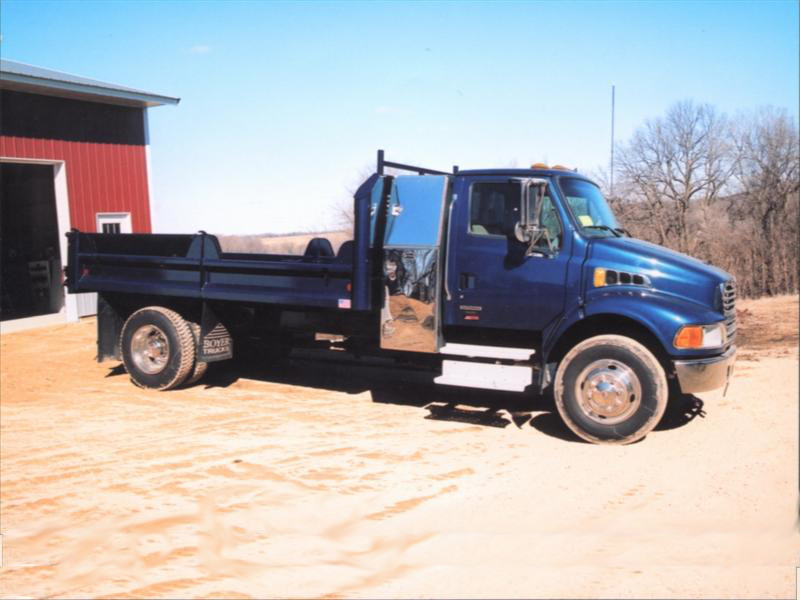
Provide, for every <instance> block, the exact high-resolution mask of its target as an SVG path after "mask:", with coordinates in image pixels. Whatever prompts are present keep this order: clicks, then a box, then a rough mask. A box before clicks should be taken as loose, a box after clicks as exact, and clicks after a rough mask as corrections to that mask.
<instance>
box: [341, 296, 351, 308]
mask: <svg viewBox="0 0 800 600" xmlns="http://www.w3.org/2000/svg"><path fill="white" fill-rule="evenodd" d="M339 308H350V298H339Z"/></svg>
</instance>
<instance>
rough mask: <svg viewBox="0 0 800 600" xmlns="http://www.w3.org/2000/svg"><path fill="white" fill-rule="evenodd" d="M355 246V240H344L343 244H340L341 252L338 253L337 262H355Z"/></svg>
mask: <svg viewBox="0 0 800 600" xmlns="http://www.w3.org/2000/svg"><path fill="white" fill-rule="evenodd" d="M354 246H355V242H354V241H353V240H347V241H346V242H342V245H341V246H339V252H338V254H336V262H337V263H351V262H353V247H354Z"/></svg>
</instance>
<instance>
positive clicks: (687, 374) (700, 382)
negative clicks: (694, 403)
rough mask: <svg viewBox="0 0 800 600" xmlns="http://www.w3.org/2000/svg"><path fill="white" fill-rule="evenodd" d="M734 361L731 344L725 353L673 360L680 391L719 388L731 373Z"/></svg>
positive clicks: (734, 351) (690, 391)
mask: <svg viewBox="0 0 800 600" xmlns="http://www.w3.org/2000/svg"><path fill="white" fill-rule="evenodd" d="M735 361H736V346H731V347H730V348H729V349H728V351H727V352H725V354H723V355H721V356H715V357H714V358H700V359H695V360H675V361H672V362H673V364H674V365H675V374H676V375H677V376H678V383H680V386H681V392H683V393H684V394H696V393H698V392H708V391H710V390H715V389H717V388H721V387H722V386H724V385H726V384H727V383H728V380H729V379H730V378H731V375H733V363H734V362H735Z"/></svg>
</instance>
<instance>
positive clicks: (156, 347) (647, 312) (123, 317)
mask: <svg viewBox="0 0 800 600" xmlns="http://www.w3.org/2000/svg"><path fill="white" fill-rule="evenodd" d="M537 166H538V165H534V167H537ZM389 171H391V173H392V174H389ZM397 173H410V174H397ZM354 200H355V206H354V210H355V227H354V234H353V240H350V241H347V242H344V243H343V244H342V245H341V247H340V249H339V250H338V252H336V253H334V251H333V248H332V246H331V244H330V242H329V241H328V240H327V239H325V238H314V239H312V240H311V241H310V242H309V244H308V247H307V249H306V251H305V254H304V255H303V256H296V255H275V254H241V253H230V252H223V251H222V249H221V248H220V244H219V242H218V240H217V238H216V237H215V236H213V235H209V234H207V233H205V232H202V231H201V232H199V233H197V234H191V235H160V234H158V235H156V234H153V235H150V234H102V233H100V234H95V233H82V232H80V231H77V230H73V231H72V232H70V233H69V234H68V238H69V259H68V265H67V267H66V269H65V271H66V277H67V278H66V282H67V287H68V290H69V291H70V292H72V293H83V292H97V293H98V319H97V346H98V353H97V357H98V360H99V361H103V360H106V359H116V360H121V361H122V362H123V364H124V366H125V369H126V370H127V372H128V373H129V375H130V377H131V379H132V380H133V382H134V383H135V384H137V385H139V386H141V387H145V388H152V389H158V390H168V389H172V388H175V387H178V386H181V385H187V384H190V383H193V382H195V381H197V380H198V379H199V378H200V377H202V376H203V374H204V373H205V371H206V368H207V365H208V363H210V362H214V361H220V360H226V359H230V358H232V357H233V355H234V352H235V351H236V349H237V348H238V349H239V350H238V351H239V352H250V351H251V349H252V348H253V347H254V346H253V344H254V343H255V344H260V345H261V346H262V347H265V348H267V349H268V350H278V349H280V348H286V347H291V346H292V345H295V346H297V345H302V344H304V343H306V342H307V341H308V340H313V339H315V334H318V333H320V332H323V333H327V334H333V335H335V336H337V338H336V339H337V340H338V342H337V343H339V344H340V345H342V346H343V347H344V348H346V349H348V350H350V351H351V352H352V353H354V354H355V355H357V356H369V355H373V356H374V355H376V354H377V355H382V356H385V357H389V358H394V359H398V361H402V362H403V363H406V364H407V363H408V362H409V361H410V362H412V363H413V362H418V363H419V364H421V365H425V366H426V368H430V369H432V370H434V372H435V374H436V377H435V379H434V381H436V383H438V384H442V385H447V386H461V387H472V388H484V389H490V390H506V391H513V392H522V393H534V394H535V393H542V392H543V391H544V390H545V389H546V388H548V387H549V386H553V395H554V397H555V402H556V406H557V408H558V411H559V413H560V415H561V417H562V418H563V420H564V422H565V423H566V424H567V426H568V427H569V428H570V429H571V430H572V431H574V432H575V433H576V434H577V435H578V436H580V437H581V438H583V439H585V440H588V441H591V442H595V443H617V444H624V443H630V442H634V441H636V440H638V439H641V438H642V437H644V436H645V435H647V433H648V432H650V431H651V430H652V429H653V427H655V426H656V425H657V423H658V421H659V420H660V419H661V417H662V416H663V414H664V411H665V409H666V407H667V402H668V400H669V397H670V395H673V396H675V395H676V394H681V393H683V394H691V393H695V392H704V391H708V390H712V389H715V388H719V387H722V386H725V385H727V381H728V379H729V378H730V376H731V373H732V369H733V364H734V359H735V355H736V346H735V344H734V341H735V337H736V317H735V308H734V302H735V296H736V293H735V288H734V281H733V279H732V278H731V276H730V275H728V274H727V273H725V272H724V271H721V270H719V269H716V268H714V267H712V266H709V265H707V264H704V263H702V262H700V261H697V260H695V259H692V258H690V257H688V256H685V255H683V254H679V253H676V252H673V251H670V250H667V249H665V248H662V247H660V246H657V245H654V244H650V243H647V242H644V241H640V240H636V239H633V238H631V237H630V236H629V235H628V234H627V233H626V232H625V231H624V230H623V229H622V228H620V227H619V225H618V223H617V221H616V219H615V218H614V214H613V212H612V211H611V209H610V207H609V205H608V203H607V202H606V200H605V199H604V198H603V195H602V194H601V192H600V189H599V188H598V187H597V185H595V184H594V183H593V182H592V181H590V180H589V179H587V178H586V177H584V176H582V175H580V174H578V173H577V172H574V171H571V170H568V169H565V168H561V167H554V168H531V169H488V170H461V171H459V170H458V168H457V167H454V168H453V171H452V172H442V171H436V170H433V169H427V168H423V167H416V166H411V165H406V164H400V163H396V162H389V161H386V160H385V159H384V154H383V152H382V151H378V164H377V171H376V172H375V173H374V174H373V175H372V176H371V177H369V178H368V179H367V180H366V181H365V182H364V183H363V184H362V185H361V186H360V187H359V188H358V190H357V192H356V194H355V198H354ZM317 337H319V336H317Z"/></svg>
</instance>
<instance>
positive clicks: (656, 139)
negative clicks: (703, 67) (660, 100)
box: [618, 100, 732, 254]
mask: <svg viewBox="0 0 800 600" xmlns="http://www.w3.org/2000/svg"><path fill="white" fill-rule="evenodd" d="M727 130H728V126H727V120H726V118H725V117H724V116H723V115H720V114H719V113H718V112H717V111H716V110H715V109H714V108H713V107H712V106H710V105H708V104H695V103H694V102H692V101H689V100H685V101H682V102H678V103H677V104H675V105H673V106H672V107H670V109H669V110H668V111H667V114H666V115H665V116H664V117H660V118H657V119H652V120H649V121H647V122H646V123H645V124H644V126H643V127H641V128H639V129H638V130H637V131H636V132H635V133H634V134H633V137H632V139H631V140H630V142H628V144H626V145H623V146H622V147H621V148H620V149H619V152H618V155H619V161H618V165H619V171H620V175H621V177H620V178H619V179H620V185H621V189H622V191H623V192H624V193H626V194H627V195H628V197H629V199H630V200H632V201H634V202H638V203H640V204H641V205H643V206H644V207H646V210H645V211H637V212H639V213H643V214H642V215H640V216H641V218H646V219H647V220H648V221H649V228H650V229H651V231H652V233H653V234H655V236H654V237H655V241H657V242H658V243H660V244H665V245H669V246H673V247H675V248H676V249H678V250H680V251H681V252H688V253H690V254H691V253H693V252H694V251H696V250H697V243H698V239H699V238H698V237H697V236H696V235H694V234H695V233H696V232H695V231H693V229H694V228H695V227H692V226H691V224H690V220H689V212H690V209H691V208H692V207H693V206H695V205H697V206H698V207H699V208H701V209H702V210H703V211H705V210H707V209H708V208H710V207H711V206H712V205H713V204H714V203H715V201H716V200H717V199H718V198H719V196H720V194H721V193H722V191H723V188H724V186H725V184H726V182H727V181H728V178H729V176H730V173H731V168H732V166H731V165H732V160H731V152H730V150H731V148H730V144H729V142H728V135H727Z"/></svg>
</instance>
